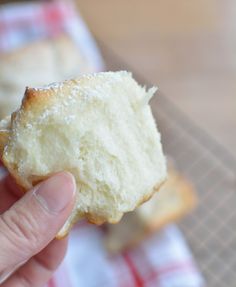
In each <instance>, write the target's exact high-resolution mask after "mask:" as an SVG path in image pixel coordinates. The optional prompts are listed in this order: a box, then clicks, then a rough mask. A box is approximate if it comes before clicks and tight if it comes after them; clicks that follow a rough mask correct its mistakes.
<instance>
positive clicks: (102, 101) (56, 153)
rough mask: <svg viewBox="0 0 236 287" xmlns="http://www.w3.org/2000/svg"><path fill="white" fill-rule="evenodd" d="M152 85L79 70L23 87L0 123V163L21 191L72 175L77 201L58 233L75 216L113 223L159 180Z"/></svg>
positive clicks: (162, 175)
mask: <svg viewBox="0 0 236 287" xmlns="http://www.w3.org/2000/svg"><path fill="white" fill-rule="evenodd" d="M155 90H156V89H155V88H151V89H149V90H148V91H147V90H146V89H145V88H143V87H141V86H139V85H138V84H137V82H136V81H135V80H134V79H133V78H132V75H131V74H130V73H128V72H125V71H121V72H104V73H98V74H92V75H86V76H82V77H80V78H77V79H75V80H70V81H65V82H63V83H56V84H51V85H49V86H46V87H41V88H27V89H26V92H25V96H24V99H23V101H22V105H21V107H20V109H19V110H18V111H16V112H15V113H13V115H12V117H11V123H10V124H9V123H7V121H5V122H4V123H2V130H1V131H0V139H1V138H2V140H0V143H2V146H3V147H1V148H0V150H2V160H3V162H4V165H5V166H6V167H7V169H8V170H9V172H10V173H11V174H12V176H13V177H14V178H15V179H16V181H17V183H18V184H19V185H20V186H22V187H23V188H24V189H25V190H28V189H30V188H32V187H33V186H34V185H35V184H37V183H38V182H40V181H42V180H43V179H45V178H47V177H48V176H50V175H51V174H53V173H55V172H58V171H69V172H71V173H72V174H73V175H74V177H75V180H76V184H77V194H76V205H75V207H74V210H73V212H72V214H71V216H70V217H69V219H68V221H67V222H66V224H65V226H64V227H63V228H62V230H61V231H60V232H59V234H58V237H63V236H65V235H66V234H67V233H68V231H69V229H70V228H71V226H72V225H73V223H74V222H75V221H76V220H78V219H79V218H87V219H88V220H89V221H90V222H92V223H95V224H100V223H103V222H110V223H116V222H118V221H119V220H120V219H121V217H122V215H123V214H124V213H125V212H128V211H131V210H133V209H135V207H136V206H138V205H140V204H141V203H142V202H144V201H146V200H148V199H149V198H150V197H151V196H152V194H153V193H154V192H155V191H156V190H157V189H158V187H159V186H160V184H161V183H162V182H163V181H164V180H165V179H166V162H165V157H164V155H163V151H162V146H161V142H160V134H159V132H158V131H157V128H156V124H155V121H154V118H153V116H152V112H151V109H150V106H149V104H148V101H149V99H150V98H151V97H152V96H153V94H154V92H155ZM58 196H60V190H58Z"/></svg>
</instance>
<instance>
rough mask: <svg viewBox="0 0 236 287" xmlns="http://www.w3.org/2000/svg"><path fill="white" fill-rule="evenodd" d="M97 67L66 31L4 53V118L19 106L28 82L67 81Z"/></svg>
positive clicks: (0, 102) (0, 114)
mask: <svg viewBox="0 0 236 287" xmlns="http://www.w3.org/2000/svg"><path fill="white" fill-rule="evenodd" d="M93 70H94V67H92V66H91V63H90V62H89V61H88V59H87V58H86V57H85V56H84V55H83V54H82V51H81V50H80V49H79V47H78V46H77V45H76V44H75V43H74V42H73V40H72V39H71V38H70V37H69V36H67V35H65V34H61V35H58V36H57V37H54V38H52V39H45V40H41V41H37V42H33V43H31V44H29V45H27V46H25V47H23V48H21V49H17V50H16V51H14V52H10V53H4V54H0V119H1V118H4V117H5V116H6V115H8V114H10V113H12V112H13V111H14V110H15V109H16V108H17V107H19V105H20V102H21V99H22V95H23V93H24V91H25V87H26V86H42V85H45V84H47V83H50V82H58V81H63V80H65V79H70V78H73V77H76V76H78V75H80V74H83V73H89V72H93Z"/></svg>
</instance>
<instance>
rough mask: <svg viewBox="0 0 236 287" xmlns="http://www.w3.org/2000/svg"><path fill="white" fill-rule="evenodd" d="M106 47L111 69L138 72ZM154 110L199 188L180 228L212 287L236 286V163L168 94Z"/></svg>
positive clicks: (168, 143) (169, 149) (169, 150)
mask: <svg viewBox="0 0 236 287" xmlns="http://www.w3.org/2000/svg"><path fill="white" fill-rule="evenodd" d="M101 48H102V51H103V53H104V58H105V61H106V63H107V68H108V69H109V70H120V69H128V70H132V69H130V68H129V67H128V68H127V65H126V64H125V63H122V61H121V59H119V58H118V57H117V56H116V55H114V54H113V53H112V52H111V51H110V50H109V49H107V48H106V47H104V45H101ZM134 74H135V73H134ZM135 77H136V78H137V79H138V80H139V81H141V82H143V83H144V82H145V83H146V84H147V83H148V81H146V80H144V79H143V77H140V75H138V74H137V75H135ZM151 105H152V110H153V113H154V116H155V117H156V118H157V122H158V127H159V129H160V131H161V134H162V142H163V146H164V150H165V153H166V154H167V155H170V156H171V157H172V158H173V159H174V161H175V163H176V166H177V168H178V170H180V171H181V172H182V173H183V174H184V175H185V176H186V177H187V178H188V179H190V180H191V181H192V183H193V184H194V186H195V187H196V191H197V194H198V198H199V204H198V208H196V209H195V211H194V212H193V213H192V214H190V215H189V216H187V217H186V218H185V219H183V220H182V221H181V222H180V223H179V226H180V228H181V229H182V230H183V232H184V234H185V237H186V240H187V242H188V243H189V245H190V247H191V249H192V251H193V254H194V256H195V258H196V261H197V263H198V266H199V268H200V270H201V272H202V274H203V276H204V277H205V281H206V285H207V286H210V287H226V286H227V287H231V286H232V287H233V286H236V160H235V159H234V158H233V156H232V155H231V154H229V152H228V151H227V150H225V149H224V148H223V147H221V146H220V145H219V144H218V143H216V142H215V141H214V140H212V139H211V138H210V137H209V136H208V135H207V134H206V133H205V132H204V131H203V130H201V129H200V128H198V127H197V126H196V125H195V124H194V123H192V122H191V121H190V120H189V119H188V117H187V116H186V115H185V114H184V113H183V112H182V111H180V110H179V109H178V108H177V107H176V106H175V105H174V104H173V103H172V102H171V101H170V100H168V99H167V98H166V97H165V96H164V95H162V94H160V93H159V95H158V96H156V97H154V99H153V100H152V102H151Z"/></svg>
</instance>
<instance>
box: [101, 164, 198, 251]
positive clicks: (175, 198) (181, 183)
mask: <svg viewBox="0 0 236 287" xmlns="http://www.w3.org/2000/svg"><path fill="white" fill-rule="evenodd" d="M196 203H197V199H196V195H195V192H194V189H193V187H192V185H191V184H190V183H189V182H188V181H187V180H186V179H185V178H184V177H183V176H182V175H180V174H179V173H178V172H177V171H176V170H175V169H173V167H172V168H170V169H169V170H168V179H167V180H166V182H165V183H164V184H163V185H162V187H161V188H160V190H159V192H158V193H157V194H155V195H154V196H153V197H152V199H151V200H149V201H148V202H146V203H144V204H143V205H142V206H140V207H139V208H137V209H136V210H135V211H134V212H131V213H127V214H126V215H125V216H124V217H123V218H122V220H121V221H120V222H119V223H118V224H116V225H108V227H107V228H108V229H107V235H106V237H105V245H106V247H107V248H108V250H109V251H110V252H112V253H116V252H120V251H123V250H125V249H126V248H129V247H132V246H135V245H137V244H138V243H139V242H141V241H142V240H143V239H145V238H146V237H147V236H148V235H149V234H152V233H153V232H155V231H156V230H159V229H160V228H161V227H163V226H164V225H166V224H168V223H170V222H174V221H177V220H178V219H180V218H181V217H182V216H184V215H186V214H187V213H188V212H190V211H191V210H192V209H193V208H194V207H195V206H196Z"/></svg>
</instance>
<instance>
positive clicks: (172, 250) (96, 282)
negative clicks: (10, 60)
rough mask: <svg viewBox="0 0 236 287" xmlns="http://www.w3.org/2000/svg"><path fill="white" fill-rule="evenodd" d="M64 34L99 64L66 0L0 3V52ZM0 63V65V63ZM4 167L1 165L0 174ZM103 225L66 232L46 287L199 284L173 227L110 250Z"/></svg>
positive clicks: (198, 276) (99, 66)
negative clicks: (129, 247) (59, 262)
mask: <svg viewBox="0 0 236 287" xmlns="http://www.w3.org/2000/svg"><path fill="white" fill-rule="evenodd" d="M62 31H63V32H66V33H68V34H69V35H70V36H71V37H72V38H73V39H74V40H75V42H76V43H77V44H78V46H79V48H80V49H82V50H83V51H84V54H86V55H87V57H88V59H90V60H91V61H93V63H94V71H100V70H102V69H103V67H104V66H103V62H102V58H101V56H100V53H99V51H98V49H97V46H96V43H95V41H94V40H93V38H92V37H91V35H90V33H89V31H88V29H87V27H86V25H85V24H84V22H83V20H82V19H81V17H80V16H79V15H78V13H77V12H75V8H74V6H73V4H72V3H71V2H68V1H66V2H63V1H43V2H38V3H33V4H32V3H30V4H29V3H25V4H11V5H2V6H0V53H1V52H2V53H5V52H8V51H12V50H14V49H17V48H19V47H22V46H24V45H27V44H28V43H30V42H32V41H36V40H39V39H43V38H47V37H54V36H56V35H57V34H58V33H61V32H62ZM0 68H1V67H0ZM4 173H5V170H4V169H3V168H2V167H0V178H1V177H2V176H4ZM104 236H105V233H104V230H103V229H102V228H100V227H97V226H93V225H90V224H87V223H85V222H81V223H79V224H77V226H76V227H75V228H74V230H73V231H72V232H71V235H70V242H69V248H68V253H67V256H66V258H65V260H64V262H63V263H62V265H61V266H60V268H59V269H58V271H57V272H56V273H55V274H54V276H53V278H52V279H51V280H50V281H49V283H48V284H47V286H46V287H154V286H155V287H201V286H203V285H204V283H203V279H202V276H201V274H200V273H199V271H198V268H197V267H196V264H195V262H194V259H193V257H192V255H191V252H190V250H189V249H188V247H187V244H186V242H185V240H184V238H183V236H182V234H181V232H180V231H179V229H178V228H177V227H176V226H174V225H171V226H168V227H166V228H164V229H163V230H162V231H161V232H159V233H158V234H155V235H153V236H152V237H150V238H149V239H147V240H146V241H144V242H143V243H142V244H141V245H140V246H139V247H137V248H134V249H132V250H129V251H126V252H124V253H121V254H118V255H113V256H112V255H110V254H108V253H107V251H106V249H105V248H104V246H103V237H104Z"/></svg>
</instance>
